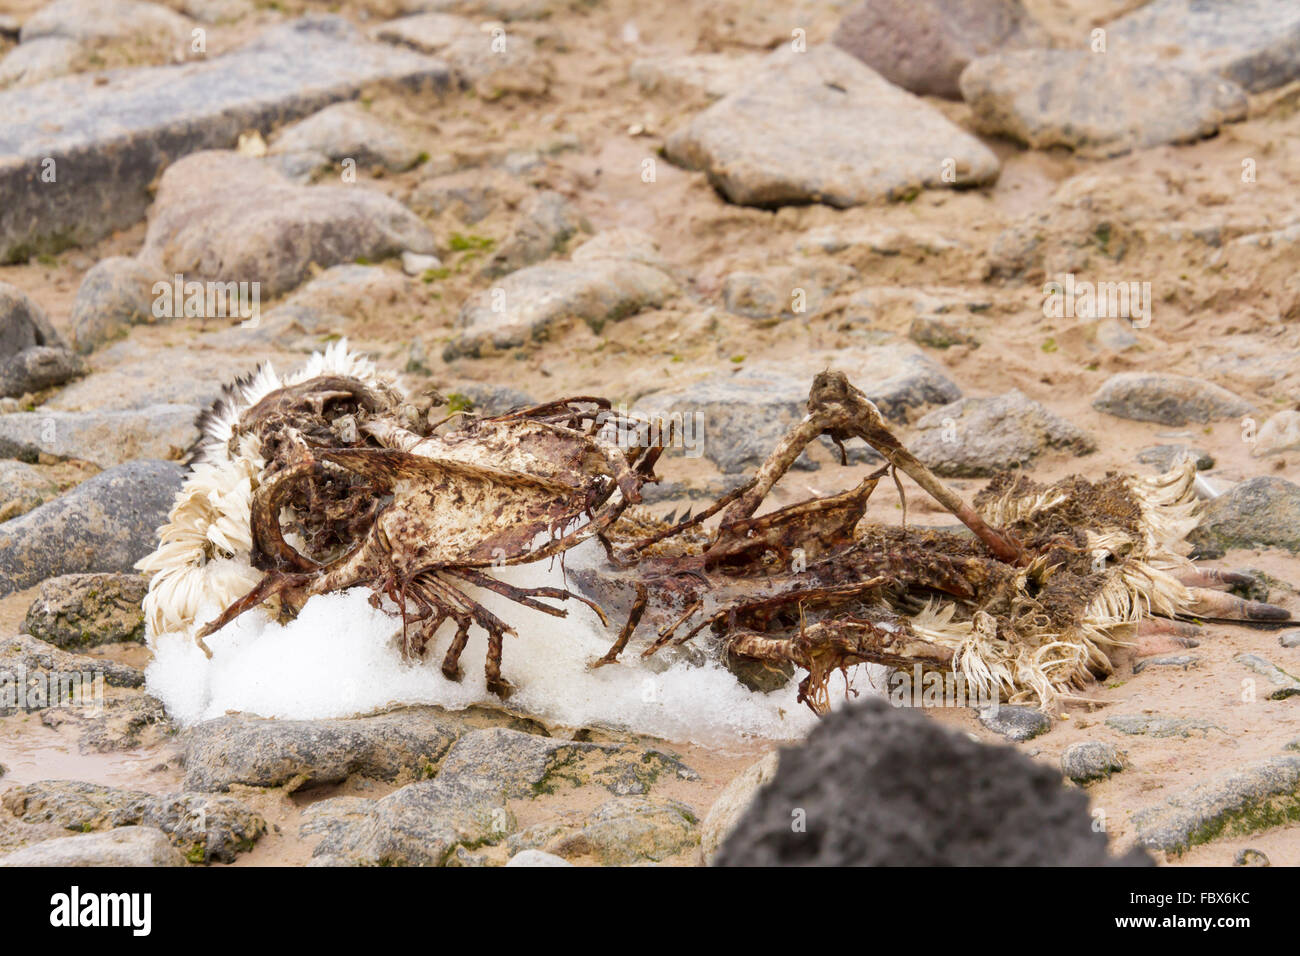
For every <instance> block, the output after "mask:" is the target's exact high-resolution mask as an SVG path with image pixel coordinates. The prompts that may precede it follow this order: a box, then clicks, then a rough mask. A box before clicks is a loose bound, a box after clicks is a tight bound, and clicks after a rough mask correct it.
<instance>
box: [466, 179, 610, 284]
mask: <svg viewBox="0 0 1300 956" xmlns="http://www.w3.org/2000/svg"><path fill="white" fill-rule="evenodd" d="M582 231H587V232H590V231H591V224H590V223H589V222H587V220H586V217H584V216H583V215H582V213H581V212H579V211H578V208H577V207H576V206H575V205H574V204H573V203H571V202H569V200H568V199H566V198H565V197H564V196H563V195H561V194H560V193H557V192H555V191H554V190H552V189H547V190H543V191H542V192H540V193H536V194H535V195H533V196H530V197H529V198H528V200H527V201H526V202H525V203H524V207H523V209H521V210H520V214H519V219H518V220H517V221H516V222H515V224H514V226H513V227H512V229H511V232H510V235H509V236H508V237H507V238H506V241H505V242H503V243H502V244H501V248H499V249H497V250H496V251H495V252H494V253H492V255H491V256H490V257H489V258H488V261H487V265H485V266H484V267H483V275H485V276H491V277H497V276H503V275H506V274H508V273H511V272H514V271H515V270H516V269H522V268H524V266H530V265H532V264H533V263H535V262H541V261H542V260H543V259H548V258H550V257H551V256H553V255H555V254H557V253H560V252H563V251H564V247H565V245H566V244H567V243H568V241H569V240H570V239H572V238H573V237H574V236H576V235H577V234H578V233H579V232H582Z"/></svg>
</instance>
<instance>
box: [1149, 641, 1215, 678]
mask: <svg viewBox="0 0 1300 956" xmlns="http://www.w3.org/2000/svg"><path fill="white" fill-rule="evenodd" d="M1192 646H1195V645H1192ZM1200 666H1201V659H1200V658H1199V657H1197V656H1196V655H1195V654H1171V655H1168V656H1166V657H1148V658H1144V659H1142V660H1140V661H1135V662H1134V663H1133V673H1134V674H1141V673H1142V672H1143V671H1144V670H1146V669H1147V668H1148V667H1177V668H1180V669H1181V670H1187V669H1188V668H1189V667H1200Z"/></svg>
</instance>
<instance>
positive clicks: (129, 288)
mask: <svg viewBox="0 0 1300 956" xmlns="http://www.w3.org/2000/svg"><path fill="white" fill-rule="evenodd" d="M157 281H158V276H157V275H156V274H155V273H154V272H153V270H151V269H150V268H149V267H148V266H146V265H144V264H143V263H141V262H140V261H139V260H138V259H130V258H127V257H126V256H111V257H109V258H107V259H103V260H101V261H100V262H98V263H96V265H95V266H94V268H92V269H91V270H90V271H89V272H87V273H86V277H85V278H84V279H82V280H81V288H80V289H78V290H77V301H76V302H74V303H73V305H72V340H73V345H74V346H75V347H76V350H77V351H78V352H80V353H81V354H83V355H88V354H90V353H91V352H92V351H94V350H95V348H97V347H98V346H100V345H103V344H104V343H105V342H107V341H109V340H111V339H115V338H117V337H118V336H120V335H124V334H125V333H126V330H127V328H128V327H130V326H132V325H142V324H151V323H153V322H155V321H157V320H156V319H155V317H154V314H153V303H154V299H155V296H154V292H153V288H154V284H155V283H156V282H157Z"/></svg>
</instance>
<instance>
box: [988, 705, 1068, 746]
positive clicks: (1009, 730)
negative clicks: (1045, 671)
mask: <svg viewBox="0 0 1300 956" xmlns="http://www.w3.org/2000/svg"><path fill="white" fill-rule="evenodd" d="M977 716H978V717H979V722H980V723H981V724H983V725H984V726H985V727H987V728H988V729H989V730H991V731H993V732H994V733H995V734H1001V735H1002V736H1003V737H1006V738H1007V739H1008V740H1015V741H1024V740H1033V739H1034V738H1035V737H1037V736H1039V735H1041V734H1045V733H1047V732H1048V731H1049V730H1051V729H1052V719H1051V718H1050V717H1048V716H1047V715H1046V714H1045V713H1043V712H1042V711H1041V710H1039V709H1038V708H1037V707H1030V706H1028V705H1025V704H998V705H997V706H996V707H989V708H986V709H984V710H982V711H980V712H979V713H978V714H977Z"/></svg>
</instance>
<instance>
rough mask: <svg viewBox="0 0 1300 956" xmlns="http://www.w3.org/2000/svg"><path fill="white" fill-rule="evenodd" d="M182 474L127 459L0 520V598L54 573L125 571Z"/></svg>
mask: <svg viewBox="0 0 1300 956" xmlns="http://www.w3.org/2000/svg"><path fill="white" fill-rule="evenodd" d="M183 473H184V469H183V468H182V467H181V466H180V465H178V464H176V463H174V462H165V461H148V460H142V461H132V462H127V463H126V464H124V465H118V466H116V467H114V468H110V469H108V470H107V471H103V472H100V473H99V474H98V475H96V476H95V477H93V478H91V479H90V480H88V481H86V482H83V483H82V484H80V485H78V486H77V487H76V488H74V489H73V490H71V491H69V492H67V493H66V494H63V495H60V496H59V497H58V498H55V499H54V500H53V501H47V502H46V503H45V504H43V505H41V506H40V507H39V508H36V509H35V510H33V511H29V512H28V513H27V514H25V515H23V516H22V517H20V518H13V519H11V520H9V521H6V522H5V523H4V524H2V525H0V597H3V596H4V595H6V594H11V593H13V592H14V591H20V590H22V589H23V588H29V587H31V586H32V585H33V584H37V583H39V582H41V581H44V580H45V579H46V578H51V577H54V576H55V575H59V574H75V573H80V572H86V571H130V570H132V568H133V566H134V564H135V562H137V561H139V560H140V559H141V558H143V557H144V556H145V555H146V554H149V553H150V552H151V551H152V550H153V548H154V545H155V542H156V534H157V529H158V528H159V527H161V526H162V525H163V524H164V523H165V522H166V520H167V514H168V512H169V511H170V510H171V505H172V500H173V499H174V498H175V496H176V493H177V492H178V491H180V487H181V481H182V476H183Z"/></svg>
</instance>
